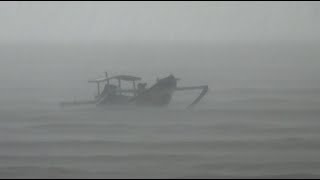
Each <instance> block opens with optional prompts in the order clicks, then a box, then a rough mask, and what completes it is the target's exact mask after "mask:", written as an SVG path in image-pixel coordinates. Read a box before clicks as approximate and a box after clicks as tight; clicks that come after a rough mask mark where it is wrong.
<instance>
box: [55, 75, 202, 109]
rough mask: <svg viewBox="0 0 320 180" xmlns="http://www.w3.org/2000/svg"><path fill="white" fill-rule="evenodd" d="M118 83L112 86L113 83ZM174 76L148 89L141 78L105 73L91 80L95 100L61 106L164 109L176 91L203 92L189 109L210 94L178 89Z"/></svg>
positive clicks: (158, 81)
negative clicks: (125, 85)
mask: <svg viewBox="0 0 320 180" xmlns="http://www.w3.org/2000/svg"><path fill="white" fill-rule="evenodd" d="M114 80H115V81H116V83H115V84H112V83H111V81H114ZM178 80H179V79H177V78H175V77H174V76H173V75H169V76H168V77H165V78H162V79H157V81H156V83H155V84H154V85H152V86H151V87H149V88H147V87H146V85H147V84H146V83H140V82H139V83H137V82H138V81H141V78H140V77H135V76H129V75H117V76H112V77H108V73H107V72H106V73H105V77H102V78H98V79H95V80H89V81H88V82H89V83H96V84H97V91H98V93H97V95H96V96H95V98H94V99H93V100H87V101H70V102H61V103H60V105H61V106H75V105H84V104H95V105H97V106H109V105H136V106H155V107H163V106H167V105H168V104H169V103H170V101H171V99H172V96H173V93H174V92H175V91H185V90H202V91H201V93H200V94H199V96H198V97H197V98H196V99H195V100H194V101H193V102H192V103H191V104H189V105H188V107H187V108H192V107H194V106H195V105H196V104H197V103H198V102H199V101H200V100H201V99H202V98H203V96H204V95H205V94H206V93H207V92H208V86H207V85H203V86H189V87H177V81H178ZM123 81H125V82H129V83H132V88H131V89H123V88H122V87H121V85H122V82H123ZM101 83H105V85H104V88H103V90H102V91H100V86H101Z"/></svg>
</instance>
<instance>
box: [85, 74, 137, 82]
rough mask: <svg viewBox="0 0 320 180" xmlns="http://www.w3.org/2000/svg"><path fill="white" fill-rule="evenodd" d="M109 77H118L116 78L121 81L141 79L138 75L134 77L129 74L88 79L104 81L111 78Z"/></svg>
mask: <svg viewBox="0 0 320 180" xmlns="http://www.w3.org/2000/svg"><path fill="white" fill-rule="evenodd" d="M111 79H118V80H122V81H139V80H141V78H140V77H136V76H129V75H118V76H113V77H110V78H105V77H103V78H98V79H95V80H90V81H89V82H104V81H107V80H111Z"/></svg>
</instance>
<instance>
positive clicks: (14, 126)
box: [0, 89, 320, 178]
mask: <svg viewBox="0 0 320 180" xmlns="http://www.w3.org/2000/svg"><path fill="white" fill-rule="evenodd" d="M15 92H16V94H17V96H16V99H15V100H14V99H12V97H5V96H2V100H1V103H0V105H1V108H0V109H1V110H0V114H1V121H0V177H1V178H268V177H269V178H270V177H271V178H319V177H320V174H319V172H320V171H319V170H320V158H319V157H320V156H319V150H320V133H319V129H320V121H319V117H320V111H319V108H320V98H319V97H320V96H319V95H320V94H319V93H318V92H310V91H307V92H304V91H293V92H281V91H280V92H268V91H252V90H242V91H227V90H226V91H220V92H215V91H210V92H209V94H208V95H207V96H205V98H204V99H203V100H202V101H200V103H199V104H198V106H197V107H196V108H195V109H193V110H186V109H185V106H186V105H188V103H190V102H189V101H187V100H185V97H187V96H186V95H179V94H176V96H175V97H174V99H173V102H172V103H171V104H170V105H169V107H167V108H162V109H156V108H126V109H123V108H99V107H95V106H81V107H69V108H66V107H65V108H61V107H59V106H58V103H59V100H60V99H54V98H45V97H42V96H41V93H40V91H39V92H37V91H35V90H30V89H29V90H27V89H20V90H17V89H16V90H15ZM10 93H13V92H12V91H11V92H10ZM190 94H191V93H190ZM19 95H20V97H28V98H24V99H23V98H19ZM27 95H28V96H27ZM35 97H38V98H35ZM39 97H41V98H39ZM191 99H192V98H191Z"/></svg>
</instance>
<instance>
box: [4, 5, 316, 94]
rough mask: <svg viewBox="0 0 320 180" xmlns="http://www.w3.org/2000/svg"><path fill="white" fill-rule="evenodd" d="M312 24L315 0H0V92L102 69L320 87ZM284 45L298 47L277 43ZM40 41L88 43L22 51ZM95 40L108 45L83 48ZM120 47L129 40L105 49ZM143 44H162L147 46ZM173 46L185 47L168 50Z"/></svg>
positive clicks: (221, 83) (81, 79)
mask: <svg viewBox="0 0 320 180" xmlns="http://www.w3.org/2000/svg"><path fill="white" fill-rule="evenodd" d="M319 20H320V3H319V2H302V1H301V2H244V1H242V2H223V1H222V2H205V1H203V2H196V1H194V2H187V1H185V2H137V1H136V2H123V1H122V2H89V1H87V2H81V1H80V2H9V1H8V2H0V45H3V46H0V69H1V70H0V80H1V82H2V85H3V87H22V86H25V87H34V86H36V84H37V85H38V86H39V87H44V84H46V85H47V82H46V80H51V83H50V85H51V86H57V85H56V84H59V83H60V86H61V87H63V88H67V87H65V84H63V85H61V84H62V83H67V84H68V83H69V82H71V81H72V82H74V83H75V80H76V78H78V81H77V82H78V83H79V84H81V83H83V84H84V85H85V86H87V83H86V80H87V78H92V77H95V76H98V75H99V74H100V73H103V71H106V70H108V71H110V73H115V74H118V73H131V72H134V73H140V74H141V75H142V76H148V75H147V74H148V73H149V75H150V77H151V78H152V79H154V78H155V77H156V76H158V75H159V73H162V74H160V75H167V74H168V73H176V74H177V75H178V76H181V78H184V79H185V81H187V80H190V81H191V79H192V78H196V77H197V79H192V81H196V82H199V81H200V80H203V81H204V83H211V84H213V85H214V86H215V87H221V88H224V87H240V86H242V87H249V86H252V87H281V86H283V87H284V86H287V87H320V85H319V80H318V77H319V67H320V61H319V58H320V51H319V45H320V43H319V42H320V33H319V32H320V23H319ZM282 40H296V42H298V43H297V44H296V46H294V47H291V42H290V43H286V45H285V47H281V46H278V44H280V43H278V42H280V41H282ZM303 40H305V41H312V43H311V45H310V44H309V45H308V46H307V45H304V43H301V42H303ZM186 41H187V43H185V42H186ZM188 41H189V42H188ZM195 41H198V42H209V43H213V44H214V43H216V44H214V45H213V46H211V45H210V46H209V45H208V46H207V45H206V44H205V45H204V46H203V44H202V45H200V46H196V43H194V42H195ZM46 42H47V43H48V42H49V43H66V44H68V43H73V44H84V45H88V44H89V46H87V47H88V48H82V49H77V48H76V47H75V48H74V47H73V46H70V48H69V49H68V48H65V47H67V46H62V45H61V44H59V45H58V46H56V47H57V49H55V48H54V47H42V46H40V47H39V46H37V45H36V46H34V47H31V46H30V44H32V43H35V44H36V43H46ZM97 42H107V43H110V44H109V45H110V46H105V45H103V46H99V45H97V46H91V45H92V44H95V43H97ZM119 42H120V45H123V44H126V43H128V42H131V43H128V44H129V45H127V46H126V45H125V46H116V45H115V44H113V43H119ZM146 42H160V44H161V42H164V43H166V44H162V48H161V47H160V46H159V47H160V48H158V47H157V46H154V47H150V48H149V45H144V44H143V43H146ZM176 42H183V43H181V44H182V45H184V43H185V44H186V45H188V46H189V45H190V47H188V48H184V47H183V46H182V47H179V48H176V47H175V46H171V45H172V44H174V43H176ZM244 42H273V43H274V44H275V45H276V46H274V45H271V46H270V45H269V46H267V47H265V48H263V49H261V48H259V47H256V44H254V45H253V46H252V45H249V46H245V45H243V44H242V43H244ZM139 43H140V45H141V44H142V46H138V45H139ZM171 43H172V44H171ZM223 43H230V44H227V46H224V44H223ZM237 43H239V44H240V46H239V44H238V46H233V45H234V44H237ZM6 44H7V45H8V44H9V45H8V46H7V45H6ZM10 44H17V45H18V46H15V45H14V46H10ZM20 44H22V46H19V45H20ZM97 44H98V43H97ZM137 44H138V45H137ZM146 44H147V43H146ZM200 44H201V43H200ZM262 44H263V43H262ZM23 45H24V46H23ZM163 45H164V46H165V47H163ZM167 45H168V46H167ZM169 45H170V46H169ZM279 47H281V48H279ZM41 48H42V49H41ZM117 48H119V49H117ZM139 48H140V49H139ZM156 68H158V69H156ZM177 68H178V69H177ZM57 72H59V73H57ZM21 74H23V76H24V78H27V79H28V81H22V80H21ZM160 75H159V76H160ZM62 81H64V82H62ZM209 81H210V82H209ZM245 82H247V83H245ZM54 83H56V84H54ZM74 83H72V84H70V86H73V85H74ZM190 83H193V82H190ZM199 83H200V82H199ZM48 85H49V84H48ZM81 85H82V84H81Z"/></svg>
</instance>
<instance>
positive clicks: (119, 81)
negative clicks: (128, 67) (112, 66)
mask: <svg viewBox="0 0 320 180" xmlns="http://www.w3.org/2000/svg"><path fill="white" fill-rule="evenodd" d="M118 87H119V90H121V80H120V79H118ZM119 94H120V95H121V91H120V92H119Z"/></svg>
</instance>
